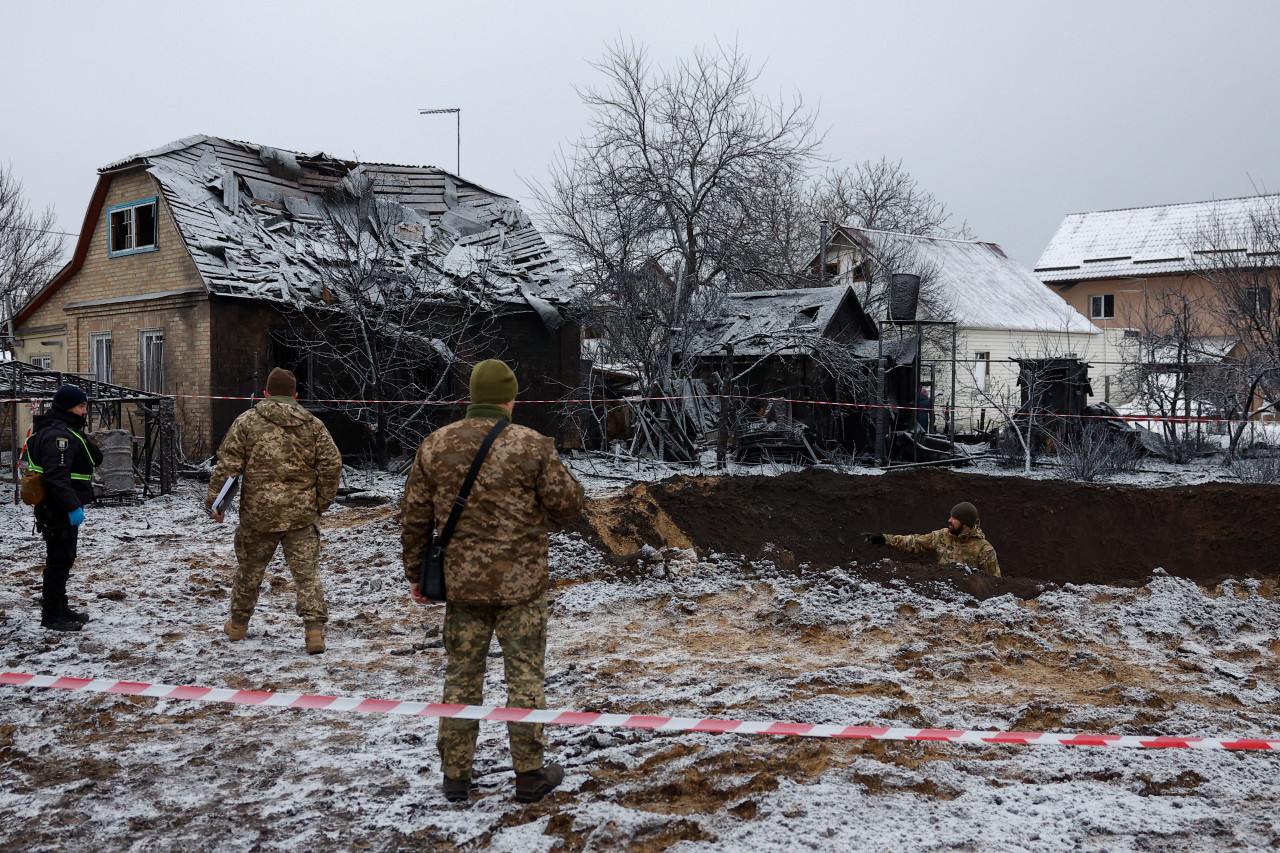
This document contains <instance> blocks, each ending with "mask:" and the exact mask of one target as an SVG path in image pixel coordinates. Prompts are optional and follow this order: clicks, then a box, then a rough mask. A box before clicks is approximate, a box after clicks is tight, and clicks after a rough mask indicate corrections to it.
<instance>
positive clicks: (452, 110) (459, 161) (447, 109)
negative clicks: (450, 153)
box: [418, 107, 462, 177]
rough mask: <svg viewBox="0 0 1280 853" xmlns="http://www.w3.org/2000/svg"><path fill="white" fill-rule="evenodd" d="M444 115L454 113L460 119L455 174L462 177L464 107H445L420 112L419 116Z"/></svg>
mask: <svg viewBox="0 0 1280 853" xmlns="http://www.w3.org/2000/svg"><path fill="white" fill-rule="evenodd" d="M442 113H453V114H454V115H455V116H456V117H457V119H458V154H457V160H456V161H455V165H454V174H455V175H458V176H459V177H461V176H462V107H443V108H441V109H438V110H418V115H422V116H434V115H441V114H442Z"/></svg>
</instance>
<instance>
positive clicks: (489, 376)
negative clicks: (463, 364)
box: [471, 358, 520, 405]
mask: <svg viewBox="0 0 1280 853" xmlns="http://www.w3.org/2000/svg"><path fill="white" fill-rule="evenodd" d="M518 393H520V383H519V382H517V381H516V375H515V374H514V373H512V372H511V368H510V367H507V365H506V363H505V362H502V361H499V360H498V359H496V358H491V359H488V360H487V361H482V362H480V363H479V364H477V365H476V366H475V367H473V368H471V402H472V403H479V404H486V403H487V404H491V405H492V404H498V403H510V402H511V401H512V400H514V399H515V398H516V394H518Z"/></svg>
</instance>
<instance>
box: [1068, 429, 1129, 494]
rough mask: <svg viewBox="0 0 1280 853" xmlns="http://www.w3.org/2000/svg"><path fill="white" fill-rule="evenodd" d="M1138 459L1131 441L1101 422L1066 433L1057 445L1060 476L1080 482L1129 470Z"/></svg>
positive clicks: (1088, 481)
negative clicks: (1061, 473) (1061, 474)
mask: <svg viewBox="0 0 1280 853" xmlns="http://www.w3.org/2000/svg"><path fill="white" fill-rule="evenodd" d="M1141 462H1142V457H1141V456H1140V455H1139V452H1138V449H1137V447H1136V446H1134V443H1133V442H1131V441H1130V440H1129V439H1128V438H1127V437H1126V436H1124V435H1119V434H1117V433H1115V432H1113V431H1112V430H1110V429H1108V428H1107V427H1106V426H1105V425H1103V424H1092V423H1091V424H1088V425H1087V426H1085V427H1084V429H1082V430H1080V431H1079V432H1072V433H1068V435H1067V437H1066V438H1065V439H1064V440H1063V441H1062V442H1061V443H1059V445H1058V465H1059V466H1060V467H1061V469H1062V472H1063V475H1064V476H1065V477H1067V478H1068V479H1071V480H1079V481H1081V482H1083V483H1093V482H1096V481H1098V480H1100V479H1103V478H1105V477H1109V476H1114V475H1116V474H1127V473H1132V472H1134V471H1136V470H1138V467H1139V465H1140V464H1141Z"/></svg>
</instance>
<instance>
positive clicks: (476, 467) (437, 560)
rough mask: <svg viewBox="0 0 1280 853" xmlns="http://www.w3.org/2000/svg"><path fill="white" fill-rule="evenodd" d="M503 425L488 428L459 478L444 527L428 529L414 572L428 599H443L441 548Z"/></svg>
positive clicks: (456, 524)
mask: <svg viewBox="0 0 1280 853" xmlns="http://www.w3.org/2000/svg"><path fill="white" fill-rule="evenodd" d="M506 426H507V422H506V421H504V420H501V419H499V420H498V422H497V423H496V424H494V425H493V429H491V430H489V434H488V435H486V436H485V437H484V442H482V443H481V445H480V449H479V450H478V451H476V458H475V460H474V461H472V463H471V470H470V471H468V472H467V479H465V480H463V481H462V490H461V491H459V492H458V496H457V497H456V498H454V500H453V509H452V510H451V511H450V513H449V520H448V521H446V522H445V523H444V529H443V530H441V531H440V533H439V534H436V532H435V531H434V530H433V531H432V532H431V544H430V545H428V546H427V550H426V552H425V553H423V555H422V571H421V572H420V574H419V575H418V590H419V591H420V592H421V593H422V594H423V596H425V597H426V598H428V599H429V600H431V601H435V602H443V601H444V600H445V597H444V549H445V548H446V547H447V546H448V545H449V540H450V539H451V538H452V537H453V529H454V528H455V527H457V526H458V519H459V518H460V517H461V516H462V511H463V510H464V509H466V506H467V496H468V495H470V494H471V487H472V486H474V485H475V483H476V476H477V475H478V474H479V473H480V466H481V465H483V464H484V458H485V457H486V456H488V455H489V448H490V447H493V442H494V440H496V439H497V437H498V433H500V432H502V430H503V429H505V428H506Z"/></svg>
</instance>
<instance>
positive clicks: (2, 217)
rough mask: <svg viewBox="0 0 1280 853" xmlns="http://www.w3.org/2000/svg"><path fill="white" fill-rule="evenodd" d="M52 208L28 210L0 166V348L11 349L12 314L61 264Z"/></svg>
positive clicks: (19, 185)
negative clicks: (38, 210) (40, 210)
mask: <svg viewBox="0 0 1280 853" xmlns="http://www.w3.org/2000/svg"><path fill="white" fill-rule="evenodd" d="M56 229H57V218H56V217H55V216H54V213H53V208H52V207H47V208H45V209H44V211H43V212H41V213H38V214H37V213H35V212H33V211H32V210H31V208H30V205H29V203H28V201H27V198H26V195H25V194H24V193H23V189H22V181H20V180H18V178H16V177H15V176H14V174H13V167H12V166H0V324H2V325H0V331H3V335H0V349H5V350H9V351H12V349H13V328H12V318H13V316H14V315H15V314H16V313H17V312H18V311H19V310H20V309H21V308H22V306H23V305H25V304H26V303H27V302H28V301H29V300H30V299H31V297H32V296H34V295H35V294H36V291H38V290H39V289H40V288H41V287H43V286H44V285H45V284H47V283H48V282H49V280H50V279H51V278H53V275H54V273H56V272H57V271H58V268H59V267H60V266H61V265H62V259H63V235H62V234H60V233H58V232H57V230H56Z"/></svg>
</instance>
